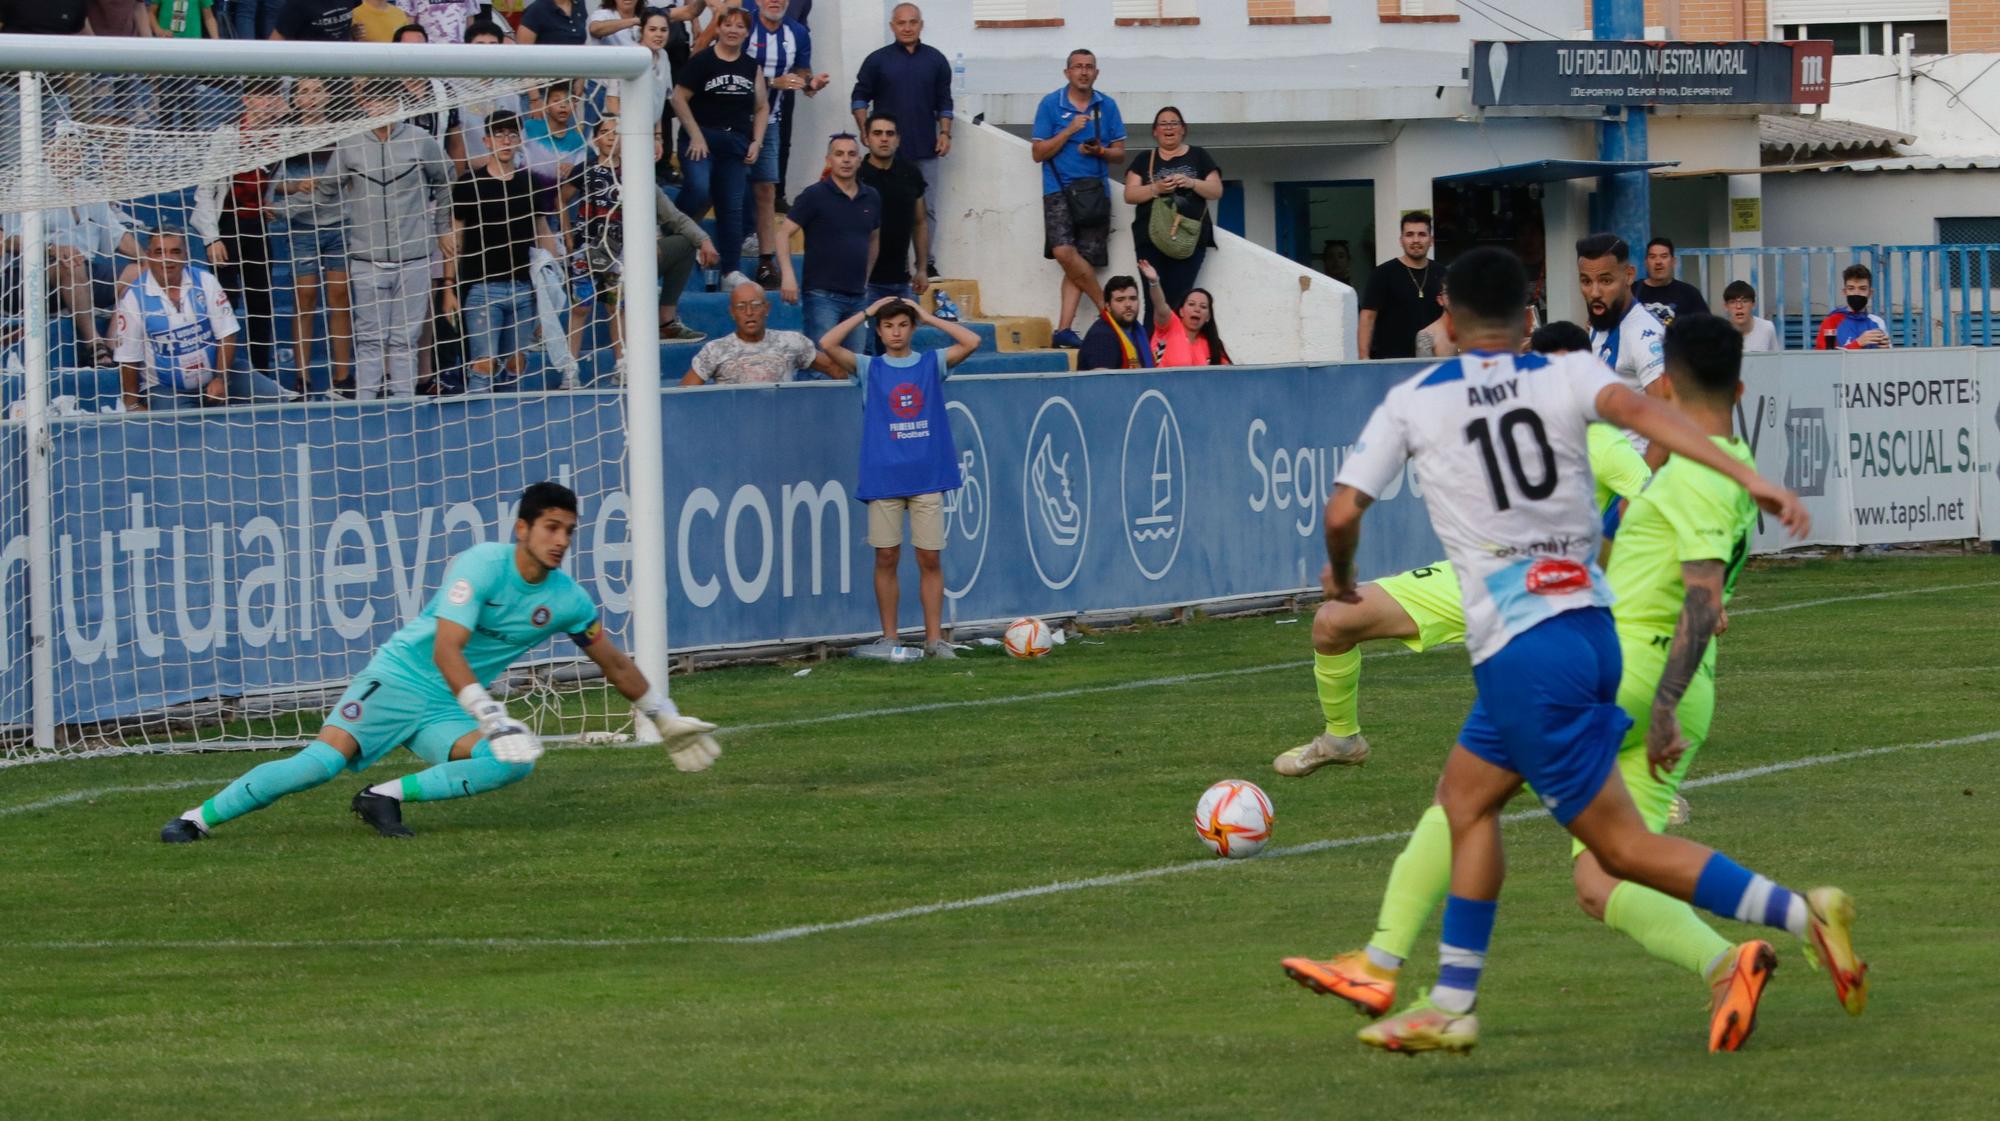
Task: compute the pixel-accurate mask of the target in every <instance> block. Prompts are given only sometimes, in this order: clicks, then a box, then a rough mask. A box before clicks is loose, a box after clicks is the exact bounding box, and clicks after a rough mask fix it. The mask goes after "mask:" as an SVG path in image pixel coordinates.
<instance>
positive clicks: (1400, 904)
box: [1368, 806, 1451, 965]
mask: <svg viewBox="0 0 2000 1121" xmlns="http://www.w3.org/2000/svg"><path fill="white" fill-rule="evenodd" d="M1450 890H1451V823H1450V822H1448V821H1446V820H1445V817H1444V807H1443V806H1432V807H1431V808H1430V809H1427V810H1425V811H1424V816H1422V817H1420V818H1418V819H1417V827H1416V829H1415V830H1413V831H1412V832H1411V833H1410V842H1409V843H1408V844H1406V845H1404V846H1403V851H1402V853H1401V854H1400V855H1398V856H1397V857H1396V864H1395V867H1393V868H1391V869H1390V870H1389V884H1388V886H1387V887H1384V888H1383V889H1382V912H1381V914H1380V915H1379V916H1378V917H1377V918H1376V920H1375V936H1374V937H1373V938H1370V939H1369V940H1368V948H1369V955H1368V956H1369V958H1370V959H1372V960H1375V962H1376V964H1377V965H1384V964H1386V963H1384V962H1383V961H1382V960H1381V957H1380V955H1387V956H1389V957H1394V958H1396V959H1397V964H1399V965H1400V964H1401V959H1403V958H1407V957H1409V956H1410V947H1411V946H1413V945H1415V944H1416V941H1417V935H1419V934H1422V933H1423V931H1424V924H1425V923H1427V922H1429V921H1430V917H1431V912H1432V911H1435V910H1437V907H1438V904H1439V903H1441V902H1443V901H1444V896H1445V893H1446V892H1448V891H1450Z"/></svg>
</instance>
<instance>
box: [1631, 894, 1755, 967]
mask: <svg viewBox="0 0 2000 1121" xmlns="http://www.w3.org/2000/svg"><path fill="white" fill-rule="evenodd" d="M1604 925H1605V926H1608V927H1610V928H1611V929H1613V930H1615V931H1618V932H1619V933H1621V934H1623V935H1625V936H1626V937H1628V938H1630V939H1632V940H1633V941H1634V942H1637V943H1639V945H1641V946H1644V947H1645V948H1646V952H1647V953H1649V954H1651V955H1653V956H1654V957H1656V958H1659V959H1660V960H1661V961H1665V962H1672V963H1673V964H1675V965H1678V966H1680V967H1681V968H1682V969H1685V970H1687V971H1688V972H1689V973H1692V974H1694V975H1695V976H1697V977H1702V978H1706V977H1707V976H1708V967H1709V965H1710V963H1712V962H1714V961H1715V960H1716V959H1717V958H1719V957H1721V956H1722V955H1723V954H1725V953H1728V952H1729V940H1728V939H1726V938H1724V937H1723V936H1722V935H1720V934H1717V933H1716V932H1715V930H1714V928H1712V927H1710V926H1709V925H1708V924H1707V923H1705V922H1703V921H1701V916H1700V915H1697V914H1695V913H1694V908H1692V907H1690V906H1688V905H1687V904H1685V903H1683V902H1681V901H1680V900H1678V899H1675V898H1674V897H1673V896H1671V895H1662V894H1661V893H1659V892H1657V891H1654V890H1653V889H1652V888H1649V887H1642V886H1640V885H1638V884H1635V883H1620V884H1619V885H1618V886H1617V887H1615V888H1613V889H1611V895H1610V897H1609V898H1607V899H1606V900H1605V901H1604Z"/></svg>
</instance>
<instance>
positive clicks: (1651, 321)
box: [1576, 234, 1667, 471]
mask: <svg viewBox="0 0 2000 1121" xmlns="http://www.w3.org/2000/svg"><path fill="white" fill-rule="evenodd" d="M1637 275H1638V273H1637V271H1636V270H1635V269H1634V268H1633V267H1632V247H1631V246H1629V245H1626V244H1625V239H1624V238H1622V237H1619V236H1618V235H1617V234H1591V235H1590V236H1589V237H1583V238H1578V239H1577V242H1576V286H1577V288H1578V289H1580V290H1581V291H1582V293H1583V305H1584V311H1585V312H1587V313H1588V318H1589V320H1590V349H1591V350H1593V351H1595V352H1596V354H1597V357H1599V358H1601V359H1603V361H1604V364H1605V365H1607V366H1609V367H1611V370H1612V372H1613V373H1615V374H1617V375H1618V377H1619V380H1621V381H1623V382H1624V383H1625V384H1626V385H1628V386H1631V387H1632V388H1633V389H1637V390H1640V391H1641V392H1644V393H1648V394H1651V395H1653V396H1655V397H1657V396H1659V395H1660V394H1661V393H1662V392H1663V391H1664V389H1665V387H1664V386H1663V385H1660V386H1659V387H1658V388H1655V386H1656V385H1657V384H1658V383H1659V381H1660V375H1661V374H1663V373H1665V372H1666V368H1667V366H1666V362H1667V359H1666V343H1667V329H1666V327H1664V326H1662V325H1661V323H1660V321H1659V319H1658V318H1657V317H1656V316H1654V315H1653V313H1652V312H1650V311H1647V310H1646V305H1644V304H1642V303H1640V302H1639V301H1638V300H1636V299H1633V298H1632V280H1633V278H1634V277H1635V276H1637ZM1625 435H1626V438H1627V439H1630V440H1631V441H1632V446H1633V447H1635V448H1637V449H1639V454H1641V455H1644V456H1645V457H1646V466H1647V467H1650V468H1652V469H1653V470H1655V471H1658V470H1659V469H1660V464H1662V463H1665V462H1666V461H1667V456H1666V453H1665V452H1659V453H1649V451H1648V449H1647V447H1646V440H1645V437H1643V436H1640V435H1639V434H1637V433H1635V432H1627V433H1626V434H1625Z"/></svg>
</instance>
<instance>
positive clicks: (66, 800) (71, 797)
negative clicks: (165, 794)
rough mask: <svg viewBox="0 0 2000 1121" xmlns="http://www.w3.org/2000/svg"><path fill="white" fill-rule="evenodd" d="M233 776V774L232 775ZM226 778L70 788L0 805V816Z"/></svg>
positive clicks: (210, 783) (219, 782) (214, 782)
mask: <svg viewBox="0 0 2000 1121" xmlns="http://www.w3.org/2000/svg"><path fill="white" fill-rule="evenodd" d="M232 777H234V776H232ZM228 781H229V779H226V778H184V779H181V780H179V781H177V782H152V783H147V784H146V785H144V786H95V787H92V788H90V789H89V790H72V791H70V792H69V793H68V794H58V795H56V796H54V797H53V798H44V799H42V800H41V801H39V802H22V803H21V804H20V805H17V806H0V817H12V816H13V815H15V814H25V813H33V812H35V811H36V810H49V809H54V808H55V807H57V806H68V805H74V804H75V803H77V802H91V801H95V800H96V799H98V798H100V797H103V796H104V795H107V794H150V793H153V792H155V791H160V790H185V789H187V788H188V787H190V786H221V785H222V784H224V783H226V782H228Z"/></svg>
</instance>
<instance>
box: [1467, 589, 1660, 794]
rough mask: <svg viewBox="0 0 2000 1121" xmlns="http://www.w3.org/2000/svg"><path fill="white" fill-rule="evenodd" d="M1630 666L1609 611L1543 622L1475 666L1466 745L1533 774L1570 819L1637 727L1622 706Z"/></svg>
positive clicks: (1539, 791) (1578, 613) (1543, 791)
mask: <svg viewBox="0 0 2000 1121" xmlns="http://www.w3.org/2000/svg"><path fill="white" fill-rule="evenodd" d="M1622 668H1623V660H1622V658H1621V656H1620V654H1619V652H1618V632H1617V631H1616V630H1614V629H1613V628H1612V625H1611V612H1609V611H1607V610H1605V609H1604V608H1602V607H1588V608H1580V609H1578V610H1575V611H1565V612H1563V613H1562V614H1560V615H1557V616H1554V617H1553V618H1550V619H1545V620H1543V621H1542V622H1540V623H1538V624H1536V625H1535V626H1534V627H1532V628H1530V629H1528V630H1527V631H1525V632H1523V633H1521V634H1519V635H1516V636H1515V637H1514V640H1513V641H1512V642H1509V643H1508V644H1507V645H1506V647H1505V648H1503V649H1502V650H1501V651H1500V652H1499V653H1498V654H1495V655H1493V656H1492V657H1490V658H1488V659H1486V660H1485V661H1483V662H1481V663H1479V664H1478V665H1476V666H1473V667H1472V679H1473V681H1474V682H1475V683H1477V684H1478V686H1479V697H1478V699H1477V700H1475V701H1473V702H1472V712H1471V713H1470V714H1468V715H1467V716H1466V718H1465V727H1463V728H1462V729H1460V730H1459V733H1458V742H1459V744H1460V745H1461V746H1463V747H1464V748H1465V749H1466V750H1467V751H1470V752H1472V753H1473V754H1474V755H1477V756H1479V757H1480V758H1481V759H1484V760H1486V761H1487V762H1488V763H1491V764H1493V765H1494V766H1496V767H1505V768H1506V769H1508V770H1510V771H1513V772H1514V773H1515V774H1518V775H1520V776H1521V777H1522V778H1524V779H1527V780H1528V783H1529V785H1531V786H1533V787H1534V788H1535V794H1536V795H1537V796H1538V797H1540V798H1541V800H1542V804H1543V805H1545V806H1547V807H1548V808H1549V813H1551V814H1553V815H1555V819H1556V820H1557V821H1559V822H1562V823H1563V824H1564V825H1568V824H1569V823H1570V821H1571V820H1572V819H1573V818H1575V817H1576V815H1578V814H1580V813H1582V812H1583V810H1584V807H1585V806H1588V805H1590V802H1591V799H1593V798H1595V797H1597V792H1598V791H1599V790H1601V789H1603V787H1604V782H1605V780H1606V779H1608V778H1610V777H1611V771H1612V769H1613V768H1614V767H1616V766H1617V764H1618V746H1619V744H1620V743H1621V742H1622V741H1623V740H1624V738H1625V730H1626V729H1627V728H1630V727H1631V726H1632V718H1631V717H1629V716H1627V715H1626V714H1625V710H1624V709H1622V708H1619V707H1618V678H1619V675H1620V672H1621V670H1622Z"/></svg>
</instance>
